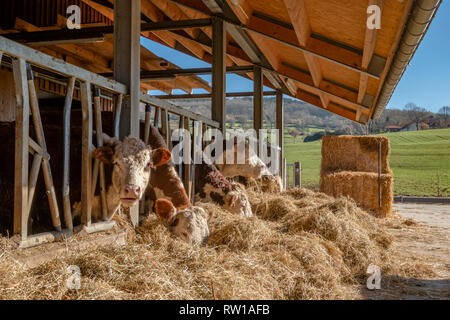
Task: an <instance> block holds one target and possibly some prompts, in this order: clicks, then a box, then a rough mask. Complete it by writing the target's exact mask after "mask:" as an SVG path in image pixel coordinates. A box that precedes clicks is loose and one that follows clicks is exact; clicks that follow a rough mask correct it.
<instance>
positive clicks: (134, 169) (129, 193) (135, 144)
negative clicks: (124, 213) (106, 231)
mask: <svg viewBox="0 0 450 320" xmlns="http://www.w3.org/2000/svg"><path fill="white" fill-rule="evenodd" d="M171 156H172V154H171V152H170V151H169V150H167V149H165V148H158V149H155V150H152V149H151V148H150V147H149V146H147V145H146V144H145V143H144V142H143V141H142V140H140V139H137V138H133V137H126V138H125V139H124V141H123V142H122V141H120V140H118V139H116V138H109V137H108V136H106V135H104V146H102V147H99V148H97V149H95V151H94V157H95V158H96V159H98V160H100V161H102V162H103V163H105V164H111V165H113V168H112V173H111V184H110V185H109V186H108V187H107V192H106V202H107V206H108V210H107V211H108V219H111V218H112V217H113V215H114V214H115V213H116V211H117V209H118V208H119V207H120V205H122V206H124V207H131V206H133V205H135V204H136V203H137V202H138V201H139V200H140V199H141V198H142V195H143V193H144V191H145V190H146V188H147V185H148V182H149V180H150V170H151V169H152V168H155V167H158V166H161V165H164V164H165V163H167V162H168V161H169V160H170V158H171ZM79 211H80V204H79V203H76V204H74V216H77V215H79V213H80V212H79ZM91 215H92V218H93V219H98V218H99V217H100V216H101V201H100V196H95V197H94V199H93V203H92V211H91Z"/></svg>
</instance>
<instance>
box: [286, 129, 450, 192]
mask: <svg viewBox="0 0 450 320" xmlns="http://www.w3.org/2000/svg"><path fill="white" fill-rule="evenodd" d="M383 135H384V136H386V137H388V138H389V139H390V143H391V157H390V164H391V169H392V170H393V172H394V193H395V195H400V194H403V195H417V196H437V195H438V175H439V180H440V182H439V186H440V192H441V194H442V196H446V197H450V129H436V130H425V131H411V132H398V133H388V134H383ZM301 140H302V139H301V138H298V139H297V143H295V144H294V143H293V142H292V138H291V139H290V140H289V141H286V144H285V155H286V159H287V162H288V163H293V162H295V161H299V162H301V163H302V185H303V186H306V187H312V188H318V185H319V173H320V161H321V146H322V142H321V141H315V142H309V143H303V142H301Z"/></svg>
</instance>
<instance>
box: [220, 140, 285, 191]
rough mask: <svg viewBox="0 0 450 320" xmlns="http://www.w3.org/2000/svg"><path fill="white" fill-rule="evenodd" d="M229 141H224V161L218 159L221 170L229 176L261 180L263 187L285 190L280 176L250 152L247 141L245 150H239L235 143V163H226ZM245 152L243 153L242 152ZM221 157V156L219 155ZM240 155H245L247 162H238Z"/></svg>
mask: <svg viewBox="0 0 450 320" xmlns="http://www.w3.org/2000/svg"><path fill="white" fill-rule="evenodd" d="M226 145H227V143H226V142H224V152H223V153H222V159H221V160H222V161H221V162H222V163H221V164H219V163H217V161H216V164H215V165H216V167H217V169H219V171H220V172H221V173H222V174H223V175H224V176H225V177H228V178H234V177H239V176H241V177H244V178H253V179H256V180H257V181H259V182H260V184H261V186H262V187H266V188H268V189H270V190H273V191H276V192H281V191H283V183H282V181H281V177H280V176H276V175H274V174H272V173H271V172H270V170H269V168H268V167H267V166H266V164H265V163H264V162H263V161H262V160H261V158H259V157H258V156H257V155H256V154H255V153H254V152H250V147H249V145H248V144H247V143H245V144H244V146H245V147H244V150H243V151H240V150H238V144H236V143H234V146H233V156H234V161H233V162H234V163H231V164H230V163H226V159H225V150H226ZM242 152H244V154H243V155H242V154H241V153H242ZM219 157H220V156H219ZM240 157H245V158H244V159H245V163H242V164H238V163H237V161H238V159H240Z"/></svg>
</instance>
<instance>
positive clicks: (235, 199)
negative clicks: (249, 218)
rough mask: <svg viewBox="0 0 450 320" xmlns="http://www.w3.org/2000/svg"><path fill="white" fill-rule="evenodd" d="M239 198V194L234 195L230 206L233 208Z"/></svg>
mask: <svg viewBox="0 0 450 320" xmlns="http://www.w3.org/2000/svg"><path fill="white" fill-rule="evenodd" d="M237 199H238V196H237V195H233V196H232V197H231V201H230V207H231V208H233V207H234V206H235V205H236V201H237Z"/></svg>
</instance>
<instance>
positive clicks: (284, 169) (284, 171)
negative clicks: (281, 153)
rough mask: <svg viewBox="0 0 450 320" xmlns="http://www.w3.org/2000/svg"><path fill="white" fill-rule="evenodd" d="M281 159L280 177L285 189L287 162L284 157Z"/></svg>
mask: <svg viewBox="0 0 450 320" xmlns="http://www.w3.org/2000/svg"><path fill="white" fill-rule="evenodd" d="M282 159H283V163H282V165H281V178H282V181H283V189H284V190H286V189H287V163H286V158H282Z"/></svg>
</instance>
